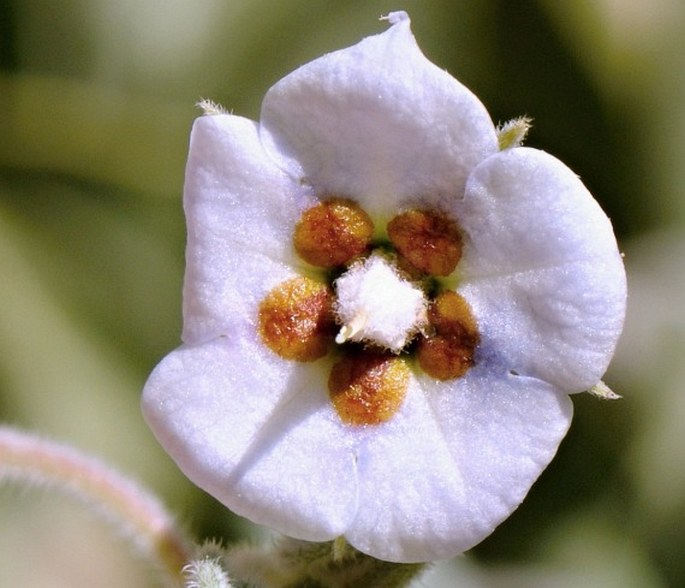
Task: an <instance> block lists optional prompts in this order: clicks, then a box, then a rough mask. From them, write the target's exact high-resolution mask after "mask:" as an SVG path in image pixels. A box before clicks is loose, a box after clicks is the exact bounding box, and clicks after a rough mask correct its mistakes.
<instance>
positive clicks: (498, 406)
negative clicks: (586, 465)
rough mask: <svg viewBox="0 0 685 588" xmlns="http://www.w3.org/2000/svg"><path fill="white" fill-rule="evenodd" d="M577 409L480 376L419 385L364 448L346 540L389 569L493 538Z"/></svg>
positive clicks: (548, 392)
mask: <svg viewBox="0 0 685 588" xmlns="http://www.w3.org/2000/svg"><path fill="white" fill-rule="evenodd" d="M571 415H572V404H571V402H570V401H569V399H568V397H567V396H566V395H564V394H559V393H557V392H556V391H555V390H554V389H553V388H552V387H551V386H549V385H548V384H546V383H544V382H541V381H539V380H531V379H529V378H515V377H513V376H509V375H504V376H503V377H499V376H497V375H495V374H493V373H491V371H490V370H489V368H486V369H479V368H474V369H473V370H471V372H469V375H467V376H466V378H464V379H462V380H460V381H458V382H456V383H454V384H452V385H445V384H444V383H442V382H437V381H435V380H431V379H430V378H421V384H420V386H419V384H418V383H416V382H415V383H414V387H413V388H412V390H411V393H410V395H408V397H407V399H406V402H405V406H404V407H403V410H402V411H401V414H400V415H397V416H396V417H395V418H394V419H393V420H392V421H390V422H389V423H388V424H387V426H386V427H385V428H384V429H383V430H379V431H378V435H376V436H374V437H372V438H370V439H369V441H368V442H367V444H366V445H365V446H364V447H363V448H362V449H361V450H360V460H359V479H360V490H359V511H358V514H357V517H356V519H355V520H354V522H353V524H352V526H351V527H350V529H349V530H348V531H347V533H346V537H347V539H348V540H349V541H350V543H351V544H352V545H354V546H355V547H356V548H358V549H360V550H361V551H364V552H366V553H369V554H371V555H373V556H374V557H378V558H381V559H387V560H390V561H401V562H412V561H429V560H436V559H443V558H447V557H451V556H453V555H454V554H455V553H459V552H462V551H465V550H467V549H469V548H471V547H472V546H474V545H475V544H476V543H478V542H480V541H481V540H482V539H484V538H485V537H486V536H487V535H489V534H490V533H491V532H492V531H493V530H494V528H495V527H496V526H497V525H498V524H499V523H500V522H501V521H502V520H504V519H505V518H506V517H507V516H508V515H509V514H511V512H512V511H513V510H514V509H515V508H516V507H517V506H518V505H519V504H520V502H521V501H522V500H523V498H524V496H525V495H526V493H527V492H528V490H529V489H530V487H531V485H532V484H533V482H534V481H535V480H536V479H537V477H538V476H539V475H540V473H541V472H542V470H543V469H544V468H545V467H546V466H547V464H548V463H549V462H550V461H551V459H552V457H553V456H554V454H555V453H556V450H557V447H558V445H559V442H560V441H561V439H562V438H563V436H564V434H565V433H566V431H567V429H568V426H569V424H570V422H571Z"/></svg>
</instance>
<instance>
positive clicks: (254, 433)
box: [143, 333, 357, 541]
mask: <svg viewBox="0 0 685 588" xmlns="http://www.w3.org/2000/svg"><path fill="white" fill-rule="evenodd" d="M253 339H254V337H250V336H249V334H247V333H241V334H239V335H238V336H236V337H232V338H230V339H229V338H221V339H217V340H215V341H211V342H209V343H204V344H202V345H199V346H193V347H189V346H185V347H181V348H180V349H178V350H176V351H174V352H173V353H171V354H170V355H169V356H167V357H166V358H165V359H164V360H163V361H162V363H160V364H159V365H158V366H157V368H156V369H155V371H154V372H153V373H152V375H151V376H150V378H149V380H148V382H147V384H146V386H145V390H144V393H143V412H144V415H145V418H146V420H147V422H148V424H149V425H150V427H151V429H152V430H153V432H154V433H155V435H156V437H157V438H158V440H159V441H160V443H161V444H162V446H163V447H164V448H165V449H166V451H167V452H168V453H169V454H170V455H171V457H172V458H173V459H174V460H175V461H176V462H177V463H178V465H179V467H180V468H181V470H182V471H183V472H184V473H185V475H186V476H188V478H190V479H191V480H192V481H193V482H194V483H195V484H197V485H198V486H200V487H201V488H203V489H204V490H206V491H207V492H209V493H210V494H211V495H212V496H214V497H215V498H217V499H218V500H220V501H221V502H223V503H224V504H225V505H226V506H228V507H229V508H230V509H231V510H233V511H234V512H236V513H237V514H239V515H242V516H246V517H248V518H249V519H250V520H252V521H254V522H256V523H260V524H265V525H269V526H271V527H273V528H276V529H278V530H279V531H281V532H283V533H286V534H288V535H291V536H294V537H298V538H301V539H306V540H311V541H324V540H330V539H333V538H335V537H336V536H339V535H341V534H342V533H343V532H344V530H345V529H346V528H347V526H348V525H349V521H350V520H351V518H352V516H353V514H354V512H355V509H356V496H357V480H356V476H355V468H354V458H353V453H352V451H351V450H350V448H349V447H346V446H345V444H344V443H341V442H340V439H341V431H340V429H341V427H342V425H341V424H340V422H339V420H338V419H337V418H336V417H335V415H334V413H333V409H332V408H331V405H330V402H329V401H328V395H327V394H326V392H325V390H323V389H322V387H321V381H322V380H323V381H325V378H326V375H327V371H328V369H330V365H329V363H328V362H317V363H316V364H298V363H295V362H286V361H283V360H281V359H280V358H277V357H276V356H274V355H272V354H271V352H269V351H268V350H266V349H265V348H264V347H263V346H262V345H261V344H260V343H259V342H257V341H254V340H253ZM246 358H249V361H250V369H245V361H246Z"/></svg>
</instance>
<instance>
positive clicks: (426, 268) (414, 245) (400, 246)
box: [388, 210, 462, 276]
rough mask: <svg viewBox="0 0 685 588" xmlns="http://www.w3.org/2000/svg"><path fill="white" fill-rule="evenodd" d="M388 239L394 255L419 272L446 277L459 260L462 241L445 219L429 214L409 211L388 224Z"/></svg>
mask: <svg viewBox="0 0 685 588" xmlns="http://www.w3.org/2000/svg"><path fill="white" fill-rule="evenodd" d="M388 237H390V241H392V244H393V245H394V246H395V248H396V249H397V251H398V252H399V253H400V254H401V255H402V256H404V257H405V258H406V259H407V261H409V262H410V263H411V264H412V265H413V266H414V267H416V268H417V269H419V270H420V271H422V272H424V273H426V274H429V275H434V276H448V275H450V274H451V273H452V272H453V271H454V270H455V268H456V267H457V263H459V260H460V259H461V249H462V240H461V235H460V234H459V230H458V229H457V225H456V224H455V223H454V221H452V220H451V219H449V218H448V217H447V216H445V215H443V214H440V213H437V212H432V211H428V210H408V211H406V212H403V213H401V214H398V215H397V216H396V217H395V218H393V219H392V220H391V221H390V222H389V223H388Z"/></svg>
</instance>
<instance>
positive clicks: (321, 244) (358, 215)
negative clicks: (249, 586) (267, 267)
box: [294, 198, 373, 268]
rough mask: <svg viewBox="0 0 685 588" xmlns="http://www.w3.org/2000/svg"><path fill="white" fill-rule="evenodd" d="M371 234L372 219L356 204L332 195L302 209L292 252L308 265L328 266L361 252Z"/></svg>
mask: <svg viewBox="0 0 685 588" xmlns="http://www.w3.org/2000/svg"><path fill="white" fill-rule="evenodd" d="M372 235H373V222H372V221H371V218H369V215H368V214H366V212H364V211H363V210H362V209H361V208H360V207H359V205H357V204H356V203H355V202H353V201H352V200H344V199H341V198H333V199H331V200H326V201H324V202H320V203H319V204H317V205H316V206H313V207H312V208H310V209H308V210H306V211H305V212H304V214H303V215H302V218H301V219H300V221H299V222H298V223H297V226H296V227H295V237H294V245H295V251H297V253H298V255H299V256H300V257H301V258H302V259H304V260H305V261H306V262H308V263H311V264H312V265H316V266H319V267H325V268H332V267H336V266H341V265H346V264H348V263H350V262H351V261H352V260H353V259H354V258H355V257H358V256H359V255H361V254H362V253H364V252H365V251H366V250H367V248H368V246H369V244H370V242H371V237H372Z"/></svg>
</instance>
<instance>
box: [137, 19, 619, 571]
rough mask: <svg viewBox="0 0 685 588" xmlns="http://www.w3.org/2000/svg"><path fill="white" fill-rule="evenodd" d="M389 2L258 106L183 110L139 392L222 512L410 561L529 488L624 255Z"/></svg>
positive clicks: (484, 531)
mask: <svg viewBox="0 0 685 588" xmlns="http://www.w3.org/2000/svg"><path fill="white" fill-rule="evenodd" d="M387 20H388V21H389V22H390V25H391V26H390V27H389V28H388V30H387V31H385V32H384V33H382V34H379V35H376V36H372V37H369V38H366V39H364V40H362V41H361V42H360V43H358V44H357V45H355V46H353V47H350V48H348V49H344V50H341V51H337V52H334V53H331V54H328V55H325V56H323V57H321V58H319V59H317V60H315V61H313V62H311V63H309V64H307V65H304V66H303V67H301V68H299V69H298V70H296V71H295V72H293V73H292V74H290V75H288V76H286V77H285V78H284V79H282V80H281V81H279V82H278V83H276V85H275V86H273V87H272V88H271V89H270V90H269V91H268V93H267V95H266V97H265V99H264V102H263V106H262V113H261V121H260V122H259V123H256V122H253V121H250V120H247V119H244V118H240V117H238V116H232V115H214V114H213V115H212V116H204V117H201V118H200V119H198V120H197V121H196V122H195V125H194V127H193V131H192V136H191V145H190V154H189V160H188V166H187V173H186V184H185V210H186V216H187V220H188V245H187V269H186V278H185V286H184V328H183V342H184V343H183V345H182V346H181V347H180V348H179V349H177V350H176V351H174V352H173V353H171V354H170V355H169V356H167V357H166V358H165V359H164V360H163V361H162V362H161V363H160V364H159V365H158V366H157V368H156V369H155V370H154V372H153V374H152V375H151V376H150V379H149V381H148V382H147V384H146V386H145V391H144V396H143V408H144V414H145V417H146V419H147V420H148V422H149V424H150V426H151V427H152V429H153V431H154V433H155V435H156V436H157V437H158V439H159V440H160V442H161V443H162V445H163V446H164V447H165V449H166V450H167V451H168V452H169V453H170V454H171V456H172V457H173V459H174V460H176V462H177V463H178V465H179V466H180V468H181V469H182V470H183V472H184V473H185V474H186V475H187V476H188V477H189V478H190V479H191V480H193V481H194V482H195V483H196V484H198V485H199V486H201V487H202V488H203V489H205V490H206V491H207V492H209V493H210V494H212V495H213V496H215V497H216V498H218V499H219V500H220V501H222V502H223V503H224V504H225V505H227V506H228V507H229V508H230V509H231V510H233V511H235V512H236V513H238V514H240V515H243V516H245V517H248V518H249V519H251V520H252V521H254V522H256V523H260V524H264V525H268V526H270V527H272V528H275V529H276V530H278V531H280V532H282V533H285V534H287V535H290V536H293V537H297V538H300V539H305V540H311V541H324V540H330V539H333V538H335V537H338V536H341V535H344V536H345V537H346V539H347V540H348V541H349V542H350V543H351V544H352V545H353V546H354V547H356V548H358V549H359V550H361V551H363V552H365V553H368V554H370V555H372V556H375V557H377V558H380V559H385V560H389V561H398V562H415V561H428V560H435V559H441V558H447V557H450V556H452V555H454V554H456V553H459V552H462V551H464V550H467V549H469V548H470V547H472V546H473V545H475V544H476V543H478V542H479V541H481V540H482V539H483V538H484V537H486V536H487V535H488V534H489V533H491V532H492V530H493V529H494V528H495V527H496V526H497V525H498V524H499V523H500V522H501V521H502V520H504V519H505V518H506V517H507V516H508V515H509V514H510V513H511V512H512V511H513V510H514V509H515V508H516V507H517V505H518V504H519V503H520V502H521V501H522V500H523V498H524V496H525V495H526V493H527V492H528V490H529V488H530V487H531V485H532V484H533V482H534V481H535V480H536V478H537V477H538V476H539V474H540V472H541V471H542V470H543V469H544V468H545V467H546V465H547V464H548V463H549V461H550V460H551V459H552V457H553V456H554V454H555V452H556V449H557V447H558V444H559V443H560V441H561V439H562V438H563V436H564V435H565V433H566V431H567V429H568V426H569V424H570V421H571V416H572V404H571V401H570V399H569V394H572V393H576V392H581V391H584V390H587V389H588V388H590V387H592V386H594V385H595V384H597V383H598V382H599V381H600V378H601V376H602V374H603V373H604V371H605V370H606V367H607V365H608V362H609V360H610V357H611V355H612V353H613V350H614V347H615V344H616V341H617V339H618V336H619V334H620V331H621V328H622V323H623V316H624V311H625V296H626V294H625V273H624V269H623V264H622V261H621V257H620V254H619V252H618V249H617V245H616V241H615V238H614V236H613V231H612V228H611V224H610V222H609V220H608V219H607V217H606V216H605V215H604V213H603V212H602V211H601V209H600V207H599V206H598V204H597V203H596V202H595V200H594V199H593V198H592V196H591V195H590V194H589V192H588V191H587V190H586V188H585V187H584V186H583V184H582V183H581V181H580V180H579V179H578V178H577V177H576V176H575V175H574V174H573V173H572V172H571V171H570V170H569V169H568V168H567V167H566V166H564V165H563V164H562V163H561V162H559V161H558V160H557V159H555V158H554V157H552V156H551V155H548V154H546V153H544V152H542V151H539V150H536V149H530V148H526V147H519V146H518V145H517V141H514V142H513V143H514V145H508V144H507V143H510V141H504V143H505V145H504V146H505V147H507V148H504V149H503V148H500V145H498V135H497V131H496V129H495V127H494V125H493V123H492V121H491V119H490V117H489V115H488V114H487V111H486V110H485V108H484V106H483V105H482V104H481V103H480V102H479V101H478V99H477V98H476V97H475V96H474V95H473V94H472V93H471V92H470V91H469V90H467V89H466V88H465V87H464V86H462V85H461V84H460V83H459V82H457V81H456V80H455V79H453V78H452V77H451V76H450V75H449V74H447V73H446V72H444V71H442V70H441V69H439V68H438V67H436V66H435V65H433V64H432V63H430V62H429V61H428V60H427V59H426V58H425V57H424V56H423V55H422V53H421V52H420V50H419V48H418V47H417V45H416V42H415V40H414V38H413V36H412V34H411V31H410V26H409V19H408V17H407V15H406V14H405V13H403V12H394V13H391V14H390V15H389V16H388V17H387ZM514 130H516V129H514ZM507 133H509V134H511V133H512V131H511V129H508V130H507ZM514 134H516V133H514Z"/></svg>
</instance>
